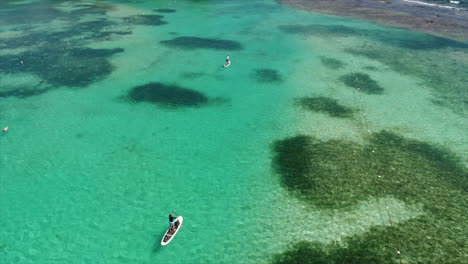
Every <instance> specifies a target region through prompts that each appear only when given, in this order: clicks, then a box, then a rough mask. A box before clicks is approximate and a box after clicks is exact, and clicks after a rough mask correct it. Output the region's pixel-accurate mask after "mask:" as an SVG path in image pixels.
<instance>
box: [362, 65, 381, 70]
mask: <svg viewBox="0 0 468 264" xmlns="http://www.w3.org/2000/svg"><path fill="white" fill-rule="evenodd" d="M363 69H364V70H367V71H379V68H377V67H375V66H364V67H363Z"/></svg>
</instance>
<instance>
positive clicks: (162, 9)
mask: <svg viewBox="0 0 468 264" xmlns="http://www.w3.org/2000/svg"><path fill="white" fill-rule="evenodd" d="M153 11H154V12H158V13H175V12H176V10H175V9H169V8H158V9H154V10H153Z"/></svg>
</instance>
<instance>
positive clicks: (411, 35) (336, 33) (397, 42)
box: [278, 24, 468, 50]
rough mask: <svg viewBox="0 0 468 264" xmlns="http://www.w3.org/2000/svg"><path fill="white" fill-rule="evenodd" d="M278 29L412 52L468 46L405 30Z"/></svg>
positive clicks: (313, 26)
mask: <svg viewBox="0 0 468 264" xmlns="http://www.w3.org/2000/svg"><path fill="white" fill-rule="evenodd" d="M278 29H279V30H280V31H282V32H285V33H288V34H299V35H310V36H321V37H350V36H356V37H365V38H368V39H370V40H374V41H379V42H381V43H384V44H386V45H390V46H394V47H401V48H406V49H412V50H430V49H444V48H448V47H450V48H468V44H467V43H464V42H461V41H457V40H452V39H448V38H443V37H439V36H434V35H430V34H422V33H417V32H412V31H405V30H393V31H389V30H381V29H377V28H375V29H368V28H355V27H349V26H343V25H327V24H293V25H280V26H278Z"/></svg>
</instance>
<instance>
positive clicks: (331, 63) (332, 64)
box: [320, 56, 345, 70]
mask: <svg viewBox="0 0 468 264" xmlns="http://www.w3.org/2000/svg"><path fill="white" fill-rule="evenodd" d="M320 62H321V63H322V65H323V66H325V67H327V68H329V69H331V70H339V69H341V68H344V66H345V63H344V62H343V61H341V60H338V59H334V58H330V57H326V56H320Z"/></svg>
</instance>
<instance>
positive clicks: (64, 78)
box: [0, 45, 123, 87]
mask: <svg viewBox="0 0 468 264" xmlns="http://www.w3.org/2000/svg"><path fill="white" fill-rule="evenodd" d="M56 47H57V46H56V45H54V46H51V47H43V48H42V49H40V50H38V51H31V52H26V53H23V54H20V55H19V56H2V57H1V58H2V61H1V62H0V66H1V67H2V68H3V67H5V66H6V67H5V69H6V70H5V71H6V72H8V73H19V72H24V71H26V72H31V73H34V74H37V75H38V76H40V77H41V79H44V80H46V81H47V83H49V84H52V85H57V86H60V85H61V86H69V87H85V86H88V85H89V84H91V83H93V82H95V81H99V80H101V79H103V78H104V77H106V76H108V75H109V74H110V73H111V72H112V71H113V69H114V67H113V66H112V65H111V64H110V62H109V61H108V60H107V59H106V58H107V57H109V56H111V55H113V54H115V53H119V52H122V51H123V49H121V48H116V49H112V50H106V49H90V48H76V49H61V50H60V49H55V48H56ZM18 57H19V58H21V59H22V60H23V61H24V63H23V64H20V63H19V62H18Z"/></svg>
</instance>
